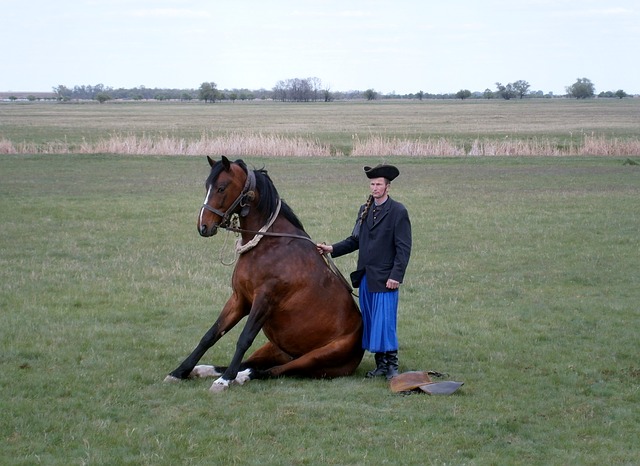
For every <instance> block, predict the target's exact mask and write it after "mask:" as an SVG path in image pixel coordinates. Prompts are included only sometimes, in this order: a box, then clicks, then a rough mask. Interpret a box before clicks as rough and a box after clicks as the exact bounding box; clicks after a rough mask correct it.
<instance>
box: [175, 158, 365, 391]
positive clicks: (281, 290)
mask: <svg viewBox="0 0 640 466" xmlns="http://www.w3.org/2000/svg"><path fill="white" fill-rule="evenodd" d="M207 159H208V160H209V164H210V165H211V173H210V174H209V177H208V178H207V181H206V185H205V188H206V197H205V199H204V204H203V206H202V208H201V209H200V215H199V216H198V232H199V233H200V235H202V236H205V237H207V236H212V235H215V234H216V233H217V231H218V228H224V229H230V230H235V231H239V232H241V234H242V236H241V240H239V241H238V244H237V246H236V250H237V251H238V252H239V254H240V255H239V258H238V261H237V264H236V267H235V270H234V272H233V278H232V288H233V293H232V295H231V297H230V298H229V300H228V301H227V303H226V304H225V306H224V308H223V309H222V312H221V313H220V315H219V316H218V319H217V320H216V321H215V323H214V324H213V326H212V327H211V328H210V329H209V331H207V333H205V335H204V336H203V337H202V339H201V340H200V343H198V345H197V346H196V348H195V349H194V350H193V352H192V353H191V354H190V355H189V357H187V359H185V360H184V362H183V363H182V364H180V366H179V367H178V368H177V369H175V370H174V371H173V372H171V374H170V375H169V376H167V378H166V379H165V380H167V381H175V380H179V379H188V378H193V377H217V376H221V377H219V378H218V379H216V380H215V382H214V383H213V385H212V386H211V391H213V392H219V391H223V390H225V389H226V388H227V387H228V386H229V384H230V383H238V384H242V383H244V382H246V381H247V380H251V379H256V378H266V377H277V376H281V375H294V376H301V377H316V378H318V377H339V376H345V375H351V374H353V372H354V371H355V369H356V368H357V367H358V365H359V364H360V361H361V360H362V355H363V350H362V347H361V339H362V319H361V316H360V311H359V309H358V307H357V305H356V303H355V301H354V300H353V297H352V296H351V294H350V289H349V288H348V285H346V284H345V282H344V279H343V278H342V276H341V275H339V273H338V274H336V273H334V271H332V270H331V269H330V267H328V266H327V262H326V261H325V260H324V259H323V257H322V256H321V255H320V254H318V252H317V249H316V246H315V244H314V242H313V241H312V240H311V239H310V238H309V236H308V235H307V233H306V232H305V231H304V228H303V226H302V224H301V222H300V220H299V219H298V218H297V216H296V215H295V214H294V212H293V211H292V210H291V208H290V207H289V206H288V205H287V204H286V203H285V202H284V201H282V200H281V199H280V196H279V195H278V191H277V190H276V188H275V186H274V185H273V182H272V181H271V178H270V177H269V176H268V174H267V172H266V170H264V169H262V170H249V169H248V168H247V166H246V164H245V163H244V162H243V161H242V160H236V161H235V162H230V161H229V160H228V159H227V158H226V157H222V160H221V161H219V162H214V161H213V160H211V158H209V157H207ZM236 214H237V217H236ZM234 218H239V228H234V227H233V226H232V225H231V221H232V219H234ZM245 316H246V317H247V321H246V323H245V326H244V329H243V330H242V332H241V334H240V337H239V338H238V341H237V343H236V351H235V354H234V355H233V358H232V360H231V363H230V364H229V366H228V367H219V366H196V364H197V363H198V362H199V361H200V358H202V356H204V354H205V352H206V351H207V350H208V349H209V348H211V347H212V346H213V345H214V344H215V343H216V342H217V341H218V340H219V339H220V338H221V337H222V336H223V335H224V334H225V333H226V332H228V331H229V330H230V329H231V328H233V327H234V326H235V325H236V324H237V323H238V322H239V321H240V320H242V319H243V318H244V317H245ZM260 330H262V331H263V332H264V334H265V336H266V337H267V339H268V340H269V341H268V342H267V343H266V344H265V345H264V346H262V347H261V348H259V349H257V350H256V351H255V352H254V353H253V354H252V355H251V356H250V357H249V358H248V359H246V360H245V361H243V358H244V356H245V353H246V352H247V351H248V350H249V348H250V347H251V344H252V343H253V341H254V339H255V338H256V336H257V335H258V333H259V332H260Z"/></svg>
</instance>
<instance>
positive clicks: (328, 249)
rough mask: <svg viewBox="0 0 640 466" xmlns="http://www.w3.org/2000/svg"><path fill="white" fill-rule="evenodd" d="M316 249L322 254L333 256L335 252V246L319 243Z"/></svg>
mask: <svg viewBox="0 0 640 466" xmlns="http://www.w3.org/2000/svg"><path fill="white" fill-rule="evenodd" d="M316 248H317V249H318V252H319V253H320V254H327V253H328V254H331V253H332V252H333V246H331V245H330V244H325V243H318V244H316Z"/></svg>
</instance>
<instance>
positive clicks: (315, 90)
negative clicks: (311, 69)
mask: <svg viewBox="0 0 640 466" xmlns="http://www.w3.org/2000/svg"><path fill="white" fill-rule="evenodd" d="M307 82H308V83H309V89H310V91H311V100H313V101H314V102H315V101H317V100H318V99H320V91H321V90H322V81H321V80H320V78H316V77H312V78H307Z"/></svg>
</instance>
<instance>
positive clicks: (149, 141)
mask: <svg viewBox="0 0 640 466" xmlns="http://www.w3.org/2000/svg"><path fill="white" fill-rule="evenodd" d="M352 140H353V146H352V147H353V148H352V151H351V155H353V156H357V157H375V156H380V155H385V156H424V157H459V156H493V155H498V156H503V155H510V156H539V155H547V156H582V155H598V156H602V155H605V156H629V155H639V154H640V140H637V139H629V140H621V139H618V138H612V139H609V138H606V137H604V136H596V135H584V136H583V138H582V141H581V142H579V143H577V144H573V143H572V144H569V145H568V146H561V145H558V144H556V143H554V142H553V141H552V140H550V139H547V138H534V139H510V138H509V137H508V136H506V137H504V138H503V139H501V140H494V139H474V140H473V141H472V142H471V144H464V143H456V142H455V141H454V140H452V139H449V138H437V139H426V140H423V139H421V138H418V139H408V138H397V137H393V138H392V137H384V136H371V137H368V138H366V139H361V138H360V137H359V136H358V135H354V136H353V137H352ZM71 153H78V154H125V155H225V154H233V155H238V156H261V155H268V156H282V157H286V156H292V157H312V156H320V157H329V156H332V155H333V156H335V155H337V156H341V155H344V154H343V153H342V152H340V151H339V150H337V149H336V148H334V147H332V146H331V145H330V144H323V143H321V142H319V141H318V140H309V139H305V138H302V137H286V136H281V135H265V134H240V133H233V134H228V135H225V136H213V135H206V134H203V135H202V136H201V137H200V139H197V140H188V139H185V138H175V137H169V136H149V135H142V136H137V135H134V134H128V135H118V134H114V135H111V136H110V137H109V138H106V139H100V140H98V141H96V142H89V141H83V142H82V143H80V144H71V143H67V142H62V141H53V142H49V143H46V144H40V145H38V144H35V143H33V142H22V143H17V144H14V143H12V142H11V141H9V140H7V139H0V154H71Z"/></svg>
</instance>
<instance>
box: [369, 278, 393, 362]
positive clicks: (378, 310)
mask: <svg viewBox="0 0 640 466" xmlns="http://www.w3.org/2000/svg"><path fill="white" fill-rule="evenodd" d="M359 295H360V298H359V301H360V310H361V311H362V323H363V324H364V329H363V333H362V348H363V349H365V350H367V351H369V352H371V353H384V352H387V351H397V350H398V332H397V329H396V327H397V320H398V319H397V318H398V295H399V293H398V290H393V291H385V292H382V293H369V290H368V287H367V277H366V276H364V277H362V281H361V282H360V289H359Z"/></svg>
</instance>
